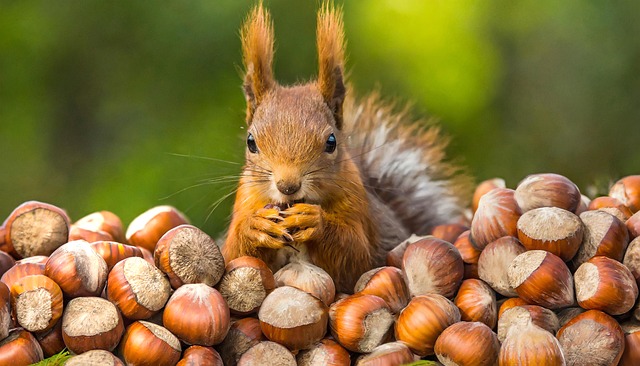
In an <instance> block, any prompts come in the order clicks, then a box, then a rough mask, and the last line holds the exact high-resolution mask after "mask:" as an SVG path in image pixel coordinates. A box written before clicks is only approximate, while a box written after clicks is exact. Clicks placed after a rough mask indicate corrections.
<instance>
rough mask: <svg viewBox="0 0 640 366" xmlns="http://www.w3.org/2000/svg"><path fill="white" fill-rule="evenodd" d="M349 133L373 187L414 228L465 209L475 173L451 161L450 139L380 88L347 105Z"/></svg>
mask: <svg viewBox="0 0 640 366" xmlns="http://www.w3.org/2000/svg"><path fill="white" fill-rule="evenodd" d="M344 120H345V126H344V127H345V134H346V135H347V136H348V139H349V146H350V150H351V152H352V156H353V159H354V160H356V164H357V165H358V167H359V169H360V171H361V174H362V179H363V182H364V183H365V185H366V186H367V188H368V190H369V191H370V192H371V193H372V194H374V195H375V196H376V197H377V198H379V199H380V201H382V203H383V204H384V205H385V206H386V207H388V208H389V209H390V211H391V212H393V214H394V215H396V218H397V219H398V220H399V221H400V222H401V223H402V225H403V226H404V227H405V229H406V230H407V231H408V232H409V233H414V234H417V235H425V234H429V233H430V232H431V229H432V228H433V227H434V226H436V225H439V224H443V223H448V222H452V221H456V220H458V219H459V218H461V217H462V216H463V215H464V211H463V208H464V207H465V206H466V204H465V203H466V202H468V198H469V197H468V196H469V193H470V187H471V183H472V182H471V178H470V177H469V176H468V175H466V174H464V172H463V171H462V169H461V168H460V167H459V166H457V165H455V164H453V163H451V162H448V161H447V160H446V159H445V157H446V153H445V149H446V147H447V145H448V143H449V139H448V138H447V137H445V136H444V135H442V134H441V133H440V129H439V128H438V127H437V126H435V125H434V124H433V123H431V122H430V121H428V120H426V121H425V120H416V119H414V118H412V116H411V113H410V112H409V108H404V109H400V110H398V109H397V108H396V106H395V105H394V104H393V103H390V102H383V101H382V100H381V98H380V96H379V94H378V93H376V92H374V93H372V94H371V95H369V96H368V97H366V98H365V99H363V100H362V101H356V100H355V99H354V98H352V97H348V98H347V99H346V100H345V105H344Z"/></svg>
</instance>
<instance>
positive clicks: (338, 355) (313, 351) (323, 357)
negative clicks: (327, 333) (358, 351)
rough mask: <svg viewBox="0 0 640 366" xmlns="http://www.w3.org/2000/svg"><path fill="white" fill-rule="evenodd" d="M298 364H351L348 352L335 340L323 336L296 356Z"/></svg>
mask: <svg viewBox="0 0 640 366" xmlns="http://www.w3.org/2000/svg"><path fill="white" fill-rule="evenodd" d="M296 361H297V362H298V366H342V365H350V364H351V356H350V355H349V352H348V351H347V350H346V349H344V348H343V347H342V346H341V345H339V344H338V343H336V342H335V341H333V340H331V339H329V338H324V339H322V340H321V341H320V342H318V343H316V344H314V345H313V346H312V347H311V348H309V349H308V350H304V351H301V352H300V353H298V355H297V356H296Z"/></svg>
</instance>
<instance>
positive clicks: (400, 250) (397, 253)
mask: <svg viewBox="0 0 640 366" xmlns="http://www.w3.org/2000/svg"><path fill="white" fill-rule="evenodd" d="M427 237H429V235H426V236H418V235H415V234H411V236H410V237H409V238H407V240H405V241H403V242H402V243H400V244H398V245H396V246H395V247H394V248H393V249H391V250H390V251H389V252H387V258H386V265H387V266H391V267H396V268H402V257H404V252H405V251H406V250H407V247H408V246H409V244H411V243H415V242H417V241H418V240H421V239H424V238H427Z"/></svg>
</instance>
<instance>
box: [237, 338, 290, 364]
mask: <svg viewBox="0 0 640 366" xmlns="http://www.w3.org/2000/svg"><path fill="white" fill-rule="evenodd" d="M263 365H278V366H296V358H295V356H294V355H293V354H292V353H291V352H290V351H289V350H288V349H286V348H285V347H284V346H282V345H280V344H278V343H276V342H270V341H264V342H260V343H258V344H256V345H255V346H253V347H251V348H249V349H248V350H247V352H245V353H244V354H243V355H242V357H240V360H239V361H238V366H263Z"/></svg>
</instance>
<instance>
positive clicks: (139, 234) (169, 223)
mask: <svg viewBox="0 0 640 366" xmlns="http://www.w3.org/2000/svg"><path fill="white" fill-rule="evenodd" d="M188 223H189V219H187V217H186V216H185V215H184V214H183V213H182V212H180V211H178V210H177V209H176V208H175V207H172V206H156V207H154V208H151V209H149V210H147V211H145V212H143V213H142V214H140V215H139V216H137V217H136V218H135V219H133V221H131V223H130V224H129V227H128V228H127V232H126V238H127V241H128V242H129V244H132V245H135V246H138V247H144V248H145V249H147V250H148V251H150V252H152V253H153V251H154V250H155V249H156V243H157V242H158V240H160V238H161V237H162V236H163V235H164V234H165V233H166V232H167V231H169V230H171V229H173V228H174V227H176V226H178V225H183V224H188Z"/></svg>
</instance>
